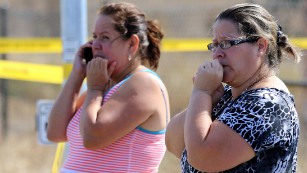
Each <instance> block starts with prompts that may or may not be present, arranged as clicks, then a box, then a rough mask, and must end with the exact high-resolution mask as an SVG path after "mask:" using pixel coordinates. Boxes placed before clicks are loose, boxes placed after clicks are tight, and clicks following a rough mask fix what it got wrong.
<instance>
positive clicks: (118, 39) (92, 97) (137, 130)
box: [48, 3, 169, 173]
mask: <svg viewBox="0 0 307 173" xmlns="http://www.w3.org/2000/svg"><path fill="white" fill-rule="evenodd" d="M162 38H163V33H162V31H161V30H160V28H159V26H158V25H157V23H156V22H154V21H152V20H149V21H148V20H146V19H145V14H144V13H143V12H141V11H140V10H139V9H137V8H136V7H135V6H134V5H132V4H129V3H112V4H107V5H105V6H103V7H101V8H100V10H99V11H98V14H97V19H96V22H95V26H94V29H93V39H92V40H91V41H89V42H88V43H86V44H84V45H83V46H81V47H80V49H79V51H78V53H77V55H76V58H75V62H74V65H73V69H72V71H71V74H70V76H69V77H68V79H67V81H66V83H65V85H64V87H63V89H62V91H61V93H60V95H59V96H58V98H57V100H56V102H55V104H54V107H53V109H52V111H51V114H50V118H49V124H48V139H49V140H51V141H54V142H68V144H69V145H68V146H69V148H68V154H67V157H66V159H65V162H64V164H63V166H62V168H61V172H65V173H80V172H158V167H159V164H160V163H161V160H162V158H163V156H164V153H165V150H166V147H165V129H166V125H167V123H168V120H169V98H168V94H167V90H166V88H165V86H164V84H163V82H162V81H161V79H160V78H159V77H158V75H157V74H156V73H155V72H154V70H156V69H157V67H158V64H159V58H160V42H161V40H162ZM88 47H90V48H92V54H93V59H91V60H90V61H85V60H84V59H85V58H86V59H87V58H88V57H85V55H84V49H85V48H88ZM85 78H86V80H87V91H86V92H85V93H83V94H80V93H79V91H80V88H81V85H82V83H83V81H84V79H85Z"/></svg>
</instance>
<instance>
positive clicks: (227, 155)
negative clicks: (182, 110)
mask: <svg viewBox="0 0 307 173" xmlns="http://www.w3.org/2000/svg"><path fill="white" fill-rule="evenodd" d="M204 66H205V68H204V67H203V66H201V67H200V68H199V70H198V73H197V74H196V79H195V85H194V89H193V91H192V95H191V99H190V103H189V107H188V110H187V114H186V120H185V124H184V125H185V126H184V141H185V145H186V150H187V153H188V161H189V163H190V164H191V165H192V166H193V167H195V168H197V169H199V170H202V171H206V172H219V171H223V170H227V169H230V168H233V167H235V166H237V165H239V164H241V163H243V162H245V161H247V160H249V159H251V158H252V157H254V155H255V153H254V151H253V149H252V148H251V147H250V145H249V144H248V143H247V142H246V141H245V140H244V139H243V138H242V137H241V136H240V135H239V134H237V133H236V132H235V131H233V130H232V129H230V128H229V127H228V126H226V125H225V124H223V123H221V122H219V121H217V120H216V121H214V122H212V120H211V111H212V94H213V93H214V92H215V90H216V89H217V88H218V87H219V86H220V82H221V80H222V67H221V66H220V65H219V64H218V62H217V61H213V62H212V64H208V63H206V64H205V65H204Z"/></svg>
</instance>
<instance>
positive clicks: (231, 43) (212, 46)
mask: <svg viewBox="0 0 307 173" xmlns="http://www.w3.org/2000/svg"><path fill="white" fill-rule="evenodd" d="M259 38H260V37H258V36H253V37H247V38H241V39H236V40H223V41H221V42H219V43H209V44H208V45H207V47H208V50H210V51H211V52H214V51H216V49H217V48H218V47H220V48H221V49H228V48H230V47H231V46H234V45H238V44H241V43H253V42H256V41H258V40H259Z"/></svg>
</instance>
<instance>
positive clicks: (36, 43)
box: [0, 38, 62, 54]
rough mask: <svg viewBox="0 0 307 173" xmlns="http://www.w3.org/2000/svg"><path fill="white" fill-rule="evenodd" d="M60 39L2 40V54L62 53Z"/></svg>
mask: <svg viewBox="0 0 307 173" xmlns="http://www.w3.org/2000/svg"><path fill="white" fill-rule="evenodd" d="M61 52H62V41H61V39H60V38H0V53H1V54H8V53H61Z"/></svg>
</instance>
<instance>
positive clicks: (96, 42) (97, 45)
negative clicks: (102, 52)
mask: <svg viewBox="0 0 307 173" xmlns="http://www.w3.org/2000/svg"><path fill="white" fill-rule="evenodd" d="M92 48H93V49H95V50H97V49H101V45H100V44H99V41H97V40H93V44H92Z"/></svg>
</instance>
